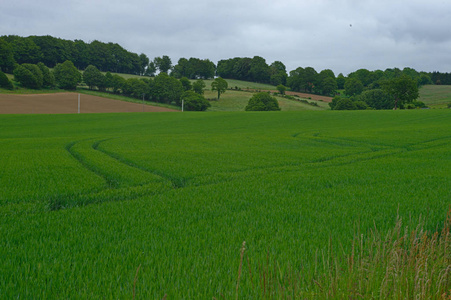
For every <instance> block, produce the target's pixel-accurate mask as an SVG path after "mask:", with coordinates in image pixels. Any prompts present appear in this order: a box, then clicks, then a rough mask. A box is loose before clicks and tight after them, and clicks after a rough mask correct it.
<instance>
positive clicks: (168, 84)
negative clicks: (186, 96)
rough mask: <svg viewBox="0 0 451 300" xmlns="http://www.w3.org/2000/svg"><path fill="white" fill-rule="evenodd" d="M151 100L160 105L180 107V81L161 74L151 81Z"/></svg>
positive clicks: (181, 90)
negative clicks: (173, 103)
mask: <svg viewBox="0 0 451 300" xmlns="http://www.w3.org/2000/svg"><path fill="white" fill-rule="evenodd" d="M150 92H151V95H152V98H153V99H154V100H155V101H157V102H161V103H167V104H171V103H172V102H175V103H176V105H180V97H181V96H182V93H183V85H182V83H181V82H180V80H178V79H176V78H174V77H170V76H169V75H168V74H166V73H164V72H162V73H160V74H158V75H157V76H156V77H155V79H154V80H153V83H152V87H151V91H150Z"/></svg>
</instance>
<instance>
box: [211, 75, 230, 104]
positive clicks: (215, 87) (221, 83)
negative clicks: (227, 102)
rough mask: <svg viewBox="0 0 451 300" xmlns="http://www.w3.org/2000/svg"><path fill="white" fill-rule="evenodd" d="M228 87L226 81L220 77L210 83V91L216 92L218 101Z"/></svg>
mask: <svg viewBox="0 0 451 300" xmlns="http://www.w3.org/2000/svg"><path fill="white" fill-rule="evenodd" d="M228 87H229V85H228V83H227V81H226V80H225V79H222V78H221V77H218V78H216V79H215V80H213V82H212V83H211V90H212V91H217V92H218V100H219V97H221V94H223V93H225V91H226V90H227V88H228Z"/></svg>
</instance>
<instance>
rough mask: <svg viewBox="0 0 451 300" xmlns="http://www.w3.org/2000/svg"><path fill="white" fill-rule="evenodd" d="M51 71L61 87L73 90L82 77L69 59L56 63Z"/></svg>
mask: <svg viewBox="0 0 451 300" xmlns="http://www.w3.org/2000/svg"><path fill="white" fill-rule="evenodd" d="M53 72H54V75H55V81H56V83H57V84H58V86H59V87H60V88H62V89H68V90H75V89H76V88H77V84H78V83H79V82H80V81H81V77H82V76H81V73H80V72H79V71H78V70H77V68H76V67H75V66H74V64H73V63H72V62H71V61H69V60H66V61H65V62H64V63H62V64H57V65H56V66H55V69H54V70H53Z"/></svg>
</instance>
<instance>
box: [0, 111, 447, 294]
mask: <svg viewBox="0 0 451 300" xmlns="http://www.w3.org/2000/svg"><path fill="white" fill-rule="evenodd" d="M450 128H451V113H450V112H449V110H414V111H359V112H357V111H349V112H338V111H337V112H335V111H317V112H315V111H305V112H274V113H246V112H241V113H236V112H235V113H231V112H215V113H182V114H180V113H134V114H133V113H124V114H82V115H76V114H74V115H27V116H25V115H2V116H0V150H1V154H2V155H1V156H0V165H1V166H2V168H0V187H1V191H2V192H1V193H0V215H1V218H0V265H1V266H2V267H1V268H0V278H1V280H0V295H1V296H0V298H2V299H12V298H21V299H22V298H25V299H30V298H33V299H52V298H53V299H67V298H82V299H92V298H94V299H97V298H104V299H113V298H114V299H132V298H133V293H134V291H135V293H136V299H162V298H163V297H164V296H165V295H167V299H212V297H216V298H217V299H222V298H223V297H224V298H225V299H233V298H235V297H236V289H237V277H238V270H239V267H240V249H241V247H242V243H243V241H246V250H245V251H246V252H245V258H244V263H243V272H242V275H241V277H240V285H239V289H238V296H239V298H240V299H256V298H262V297H263V294H262V290H263V289H262V286H264V285H266V283H265V280H264V279H265V278H267V277H265V276H268V274H267V273H265V272H266V271H265V270H272V271H271V272H272V274H273V276H274V275H275V278H280V279H283V278H285V277H286V276H287V274H291V273H290V272H291V271H293V272H298V273H299V274H302V277H300V281H301V283H302V284H301V290H300V291H298V292H299V293H300V294H301V295H304V296H305V295H311V296H312V295H313V296H312V297H313V298H315V296H314V295H315V293H316V292H318V288H317V287H316V285H315V284H313V281H312V278H315V276H316V275H315V274H318V272H320V271H321V272H323V269H322V268H321V270H318V268H320V266H321V264H320V262H321V261H323V262H324V260H326V261H327V260H328V259H330V251H331V249H334V250H335V251H337V252H338V253H346V252H349V251H350V250H351V247H352V245H351V241H352V240H353V236H354V233H355V232H356V231H357V229H358V230H359V232H361V234H362V238H364V237H366V236H367V234H369V229H370V228H374V226H376V227H377V228H378V229H379V230H381V232H382V233H384V232H385V231H386V230H387V229H389V228H392V227H393V226H394V224H395V221H396V217H397V215H399V216H400V217H402V218H403V220H404V223H403V226H416V224H417V223H418V220H419V218H420V217H421V218H422V219H423V220H424V226H425V228H426V229H427V230H434V229H437V228H438V229H440V226H442V225H441V224H443V220H444V218H445V214H446V211H447V208H448V206H449V203H450V202H449V199H450V198H449V196H450V190H451V172H450V170H451V154H450V146H451V135H450V130H449V129H450ZM265 268H267V269H265ZM265 274H266V275H265ZM317 279H318V278H317ZM318 280H319V279H318ZM304 281H305V282H304ZM275 285H276V286H277V284H275ZM315 289H316V290H315ZM315 291H316V292H315Z"/></svg>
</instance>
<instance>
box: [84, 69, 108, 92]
mask: <svg viewBox="0 0 451 300" xmlns="http://www.w3.org/2000/svg"><path fill="white" fill-rule="evenodd" d="M83 81H84V82H85V83H86V85H87V86H89V89H91V90H92V89H93V88H94V87H97V88H99V89H102V87H104V86H105V75H103V74H102V73H101V72H100V71H99V69H97V68H96V67H95V66H93V65H89V66H88V67H87V68H86V69H85V71H84V72H83Z"/></svg>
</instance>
